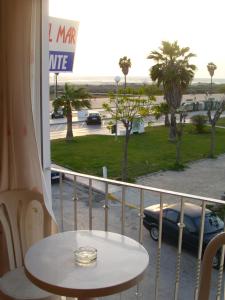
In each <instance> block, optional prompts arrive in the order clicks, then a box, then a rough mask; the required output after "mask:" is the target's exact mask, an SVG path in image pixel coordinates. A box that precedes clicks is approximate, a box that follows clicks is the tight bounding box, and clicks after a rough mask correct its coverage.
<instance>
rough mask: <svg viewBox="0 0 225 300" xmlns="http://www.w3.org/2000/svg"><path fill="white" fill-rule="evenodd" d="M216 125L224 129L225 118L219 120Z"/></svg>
mask: <svg viewBox="0 0 225 300" xmlns="http://www.w3.org/2000/svg"><path fill="white" fill-rule="evenodd" d="M216 125H220V126H224V127H225V118H220V119H219V121H218V122H217V124H216Z"/></svg>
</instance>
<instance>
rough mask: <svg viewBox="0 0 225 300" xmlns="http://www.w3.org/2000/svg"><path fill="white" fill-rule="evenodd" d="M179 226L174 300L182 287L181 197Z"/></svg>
mask: <svg viewBox="0 0 225 300" xmlns="http://www.w3.org/2000/svg"><path fill="white" fill-rule="evenodd" d="M177 225H178V226H179V238H178V250H177V264H176V280H175V291H174V300H177V299H178V294H179V285H180V265H181V253H182V237H183V229H184V226H185V225H184V198H183V197H181V201H180V222H179V223H178V224H177Z"/></svg>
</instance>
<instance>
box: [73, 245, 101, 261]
mask: <svg viewBox="0 0 225 300" xmlns="http://www.w3.org/2000/svg"><path fill="white" fill-rule="evenodd" d="M74 257H75V262H77V263H78V264H85V265H86V264H90V263H92V262H94V261H95V260H96V259H97V249H95V248H93V247H89V246H85V247H80V248H78V249H76V250H75V251H74Z"/></svg>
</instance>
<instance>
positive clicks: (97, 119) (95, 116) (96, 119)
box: [86, 112, 102, 125]
mask: <svg viewBox="0 0 225 300" xmlns="http://www.w3.org/2000/svg"><path fill="white" fill-rule="evenodd" d="M86 123H87V125H90V124H98V125H101V124H102V119H101V116H100V114H99V113H94V112H93V113H90V114H89V115H88V117H87V119H86Z"/></svg>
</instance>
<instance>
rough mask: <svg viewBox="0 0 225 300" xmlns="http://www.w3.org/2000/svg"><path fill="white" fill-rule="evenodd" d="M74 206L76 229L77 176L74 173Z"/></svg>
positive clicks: (75, 225)
mask: <svg viewBox="0 0 225 300" xmlns="http://www.w3.org/2000/svg"><path fill="white" fill-rule="evenodd" d="M73 195H74V196H73V201H74V202H73V208H74V230H77V216H78V214H77V200H78V198H77V176H76V175H74V191H73Z"/></svg>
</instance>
